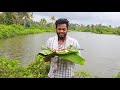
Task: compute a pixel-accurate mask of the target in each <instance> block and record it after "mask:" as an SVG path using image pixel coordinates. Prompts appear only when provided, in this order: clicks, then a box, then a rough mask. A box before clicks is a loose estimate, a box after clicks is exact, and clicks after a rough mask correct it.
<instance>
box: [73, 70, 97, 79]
mask: <svg viewBox="0 0 120 90" xmlns="http://www.w3.org/2000/svg"><path fill="white" fill-rule="evenodd" d="M75 77H76V78H99V77H98V76H95V75H93V74H91V73H89V72H88V71H87V70H86V69H83V70H77V71H75Z"/></svg>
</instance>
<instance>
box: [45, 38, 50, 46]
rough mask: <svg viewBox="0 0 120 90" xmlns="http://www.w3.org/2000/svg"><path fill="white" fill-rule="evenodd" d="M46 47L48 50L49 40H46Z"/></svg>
mask: <svg viewBox="0 0 120 90" xmlns="http://www.w3.org/2000/svg"><path fill="white" fill-rule="evenodd" d="M46 47H49V48H50V39H48V40H47V42H46Z"/></svg>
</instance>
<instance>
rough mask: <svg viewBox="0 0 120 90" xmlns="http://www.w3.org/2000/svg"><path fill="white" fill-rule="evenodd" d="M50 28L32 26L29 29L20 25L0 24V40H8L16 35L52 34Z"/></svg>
mask: <svg viewBox="0 0 120 90" xmlns="http://www.w3.org/2000/svg"><path fill="white" fill-rule="evenodd" d="M52 31H53V30H52V28H50V27H47V26H44V27H43V26H38V25H33V26H31V27H24V26H22V25H17V24H12V25H4V24H0V39H2V38H9V37H13V36H18V35H26V34H35V33H42V32H52Z"/></svg>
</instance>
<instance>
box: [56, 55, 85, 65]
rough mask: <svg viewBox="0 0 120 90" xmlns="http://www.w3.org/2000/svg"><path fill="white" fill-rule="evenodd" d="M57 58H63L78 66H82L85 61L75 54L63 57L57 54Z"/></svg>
mask: <svg viewBox="0 0 120 90" xmlns="http://www.w3.org/2000/svg"><path fill="white" fill-rule="evenodd" d="M57 56H59V57H61V58H64V59H66V60H70V61H72V62H74V63H77V64H80V65H84V62H85V60H84V59H83V58H82V57H81V56H79V55H78V54H77V53H71V54H64V55H60V54H58V55H57Z"/></svg>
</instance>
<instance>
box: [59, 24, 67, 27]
mask: <svg viewBox="0 0 120 90" xmlns="http://www.w3.org/2000/svg"><path fill="white" fill-rule="evenodd" d="M57 26H58V27H66V26H67V25H66V24H58V25H57Z"/></svg>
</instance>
